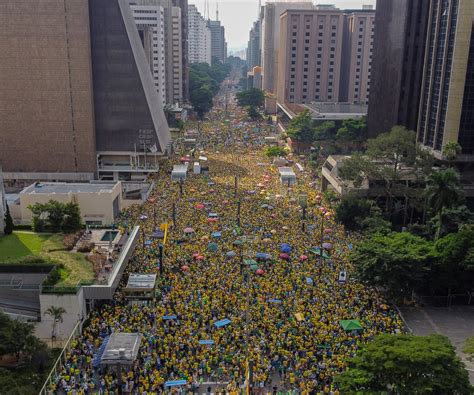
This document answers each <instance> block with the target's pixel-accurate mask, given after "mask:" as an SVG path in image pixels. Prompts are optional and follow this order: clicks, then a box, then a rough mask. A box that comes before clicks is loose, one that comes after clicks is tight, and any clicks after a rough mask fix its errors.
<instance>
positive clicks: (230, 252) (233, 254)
mask: <svg viewBox="0 0 474 395" xmlns="http://www.w3.org/2000/svg"><path fill="white" fill-rule="evenodd" d="M235 255H236V253H235V252H234V251H229V252H228V253H227V254H226V256H227V257H229V258H233V257H234V256H235Z"/></svg>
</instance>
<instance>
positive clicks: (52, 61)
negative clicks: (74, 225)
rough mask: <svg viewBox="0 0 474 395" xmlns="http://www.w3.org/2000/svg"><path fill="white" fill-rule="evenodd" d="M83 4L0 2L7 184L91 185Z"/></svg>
mask: <svg viewBox="0 0 474 395" xmlns="http://www.w3.org/2000/svg"><path fill="white" fill-rule="evenodd" d="M89 29H90V27H89V4H88V2H87V1H82V0H67V1H59V0H48V1H45V2H39V1H33V0H20V1H1V2H0V53H1V54H2V56H1V59H0V86H1V92H2V94H1V95H0V164H1V165H2V166H3V171H4V177H5V179H9V178H10V177H12V178H15V177H17V176H18V177H22V176H26V177H30V178H32V179H34V178H35V173H36V172H45V173H54V174H55V175H56V177H58V178H69V179H92V178H93V177H94V173H95V172H96V158H95V149H96V136H95V132H96V131H95V125H94V102H93V96H94V95H93V85H92V68H91V61H92V59H91V50H90V33H89Z"/></svg>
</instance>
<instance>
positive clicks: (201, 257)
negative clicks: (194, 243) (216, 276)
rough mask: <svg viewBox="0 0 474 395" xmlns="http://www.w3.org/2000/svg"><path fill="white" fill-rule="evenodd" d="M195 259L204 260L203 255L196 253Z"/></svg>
mask: <svg viewBox="0 0 474 395" xmlns="http://www.w3.org/2000/svg"><path fill="white" fill-rule="evenodd" d="M196 260H198V261H203V260H204V257H203V256H202V255H198V256H197V258H196Z"/></svg>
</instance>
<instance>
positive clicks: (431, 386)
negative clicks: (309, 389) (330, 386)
mask: <svg viewBox="0 0 474 395" xmlns="http://www.w3.org/2000/svg"><path fill="white" fill-rule="evenodd" d="M336 382H337V383H338V385H339V386H340V389H341V392H343V393H348V394H349V393H351V394H352V393H356V392H357V393H364V394H369V393H382V392H384V393H385V392H387V393H389V394H400V395H403V394H405V395H408V394H439V395H441V394H462V395H464V394H465V395H469V394H471V393H472V392H471V391H472V390H473V388H472V387H471V385H470V384H469V376H468V373H467V371H466V369H465V368H464V365H463V363H462V362H461V361H460V359H459V358H458V357H457V356H456V353H455V350H454V347H453V346H452V345H451V343H450V342H449V340H448V339H447V338H446V337H444V336H441V335H430V336H414V335H404V334H400V335H380V336H377V337H376V338H375V339H374V341H372V342H370V343H368V344H366V345H365V346H363V347H362V348H361V349H360V350H359V351H358V352H357V355H356V356H355V357H354V358H353V359H352V360H350V361H349V367H348V369H347V370H346V371H345V372H344V373H342V374H341V375H339V376H338V377H337V378H336Z"/></svg>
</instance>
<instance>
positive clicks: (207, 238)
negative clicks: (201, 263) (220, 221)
mask: <svg viewBox="0 0 474 395" xmlns="http://www.w3.org/2000/svg"><path fill="white" fill-rule="evenodd" d="M201 240H202V241H207V240H209V236H207V235H204V236H202V237H201Z"/></svg>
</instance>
